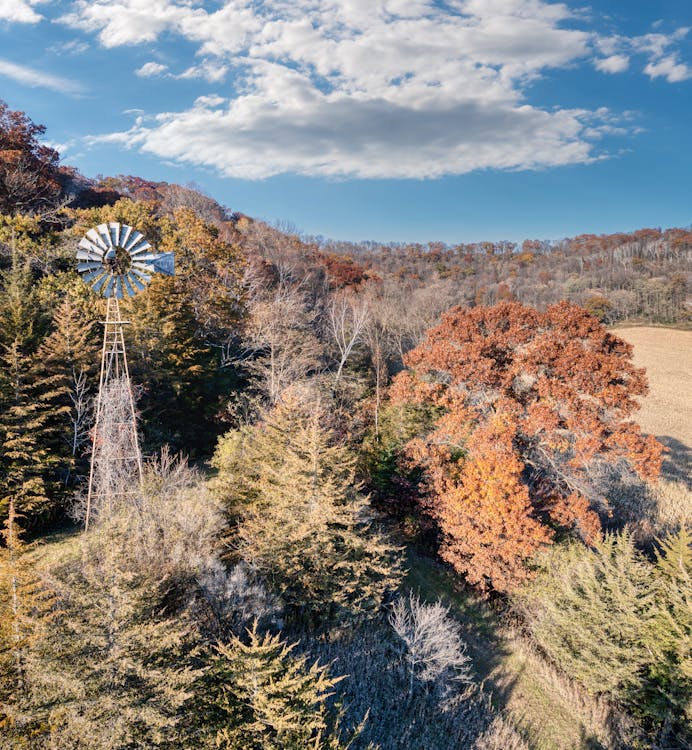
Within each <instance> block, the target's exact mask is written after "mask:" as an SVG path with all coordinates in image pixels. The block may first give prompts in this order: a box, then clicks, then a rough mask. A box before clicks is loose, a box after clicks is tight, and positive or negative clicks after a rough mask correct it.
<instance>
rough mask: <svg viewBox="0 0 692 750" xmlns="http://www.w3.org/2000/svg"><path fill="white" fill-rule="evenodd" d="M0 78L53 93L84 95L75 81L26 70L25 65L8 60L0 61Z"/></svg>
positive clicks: (38, 71) (31, 69) (80, 86)
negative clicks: (50, 90) (3, 77)
mask: <svg viewBox="0 0 692 750" xmlns="http://www.w3.org/2000/svg"><path fill="white" fill-rule="evenodd" d="M0 76H5V77H6V78H11V79H12V80H13V81H17V82H18V83H23V84H24V85H26V86H31V87H32V88H36V87H38V88H45V89H52V90H53V91H58V92H60V93H64V94H73V95H77V94H82V93H84V88H83V87H82V85H81V84H79V83H77V82H76V81H72V80H70V79H68V78H62V77H61V76H56V75H53V74H52V73H45V72H44V71H42V70H35V69H34V68H28V67H26V66H25V65H17V63H13V62H10V61H9V60H3V59H0Z"/></svg>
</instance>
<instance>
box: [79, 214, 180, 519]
mask: <svg viewBox="0 0 692 750" xmlns="http://www.w3.org/2000/svg"><path fill="white" fill-rule="evenodd" d="M77 261H78V262H77V271H78V272H79V273H80V275H81V276H82V278H83V279H84V281H85V282H86V283H87V284H89V285H90V286H91V288H92V289H93V290H94V291H95V292H96V293H97V294H100V295H101V296H103V297H106V298H107V302H106V319H105V321H103V325H104V331H103V346H102V349H101V374H100V377H99V390H98V395H97V397H96V417H95V420H94V427H93V431H92V445H91V466H90V469H89V489H88V492H87V502H86V513H85V519H84V527H85V530H86V529H88V527H89V517H90V515H91V514H92V512H93V511H94V506H95V504H96V503H97V502H98V503H99V511H100V510H102V509H103V508H104V507H105V505H106V504H108V505H110V504H111V503H112V502H113V501H114V499H115V496H117V495H123V494H125V495H136V494H137V493H138V491H139V489H140V487H141V483H142V453H141V450H140V447H139V439H138V436H137V414H136V411H135V399H134V394H133V389H132V382H131V380H130V372H129V368H128V364H127V352H126V350H125V337H124V333H123V326H124V325H125V324H127V323H128V322H129V321H126V320H122V318H121V315H120V305H119V304H118V300H120V299H122V298H123V297H131V296H133V295H135V294H137V292H140V291H142V290H144V289H145V288H146V286H147V284H148V283H149V282H150V281H151V278H152V275H153V274H155V273H161V274H165V275H167V276H173V275H174V273H175V262H174V256H173V253H159V252H156V251H155V250H154V249H153V248H152V246H151V245H150V244H149V242H147V240H146V239H145V237H144V235H143V234H142V233H141V232H138V231H137V230H136V229H134V228H133V227H131V226H129V225H127V224H121V223H120V222H117V221H111V222H108V223H107V224H99V225H98V226H97V227H94V228H93V229H90V230H89V231H88V232H87V233H86V235H85V236H84V237H83V238H82V239H81V240H80V242H79V246H78V249H77ZM137 480H138V481H137Z"/></svg>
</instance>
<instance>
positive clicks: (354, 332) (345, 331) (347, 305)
mask: <svg viewBox="0 0 692 750" xmlns="http://www.w3.org/2000/svg"><path fill="white" fill-rule="evenodd" d="M368 316H369V310H368V303H367V300H366V299H365V298H364V297H363V296H361V295H356V294H355V293H354V292H352V291H350V290H339V291H338V292H335V293H334V294H333V295H332V297H331V299H330V300H329V304H328V307H327V330H328V331H329V336H330V338H331V339H332V341H333V342H334V344H335V345H336V348H337V350H338V352H339V364H338V366H337V368H336V373H335V374H334V382H335V383H338V382H339V380H340V379H341V375H342V373H343V369H344V366H345V365H346V362H347V361H348V358H349V357H350V356H351V352H352V351H353V347H354V346H355V345H356V344H357V343H358V342H359V341H360V340H361V339H362V338H363V334H364V333H365V329H366V326H367V322H368Z"/></svg>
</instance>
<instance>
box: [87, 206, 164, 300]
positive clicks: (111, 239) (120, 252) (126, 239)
mask: <svg viewBox="0 0 692 750" xmlns="http://www.w3.org/2000/svg"><path fill="white" fill-rule="evenodd" d="M77 260H78V261H79V262H78V264H77V271H78V272H79V273H80V274H81V276H82V278H83V279H84V281H85V282H86V283H87V284H89V285H90V286H91V288H92V289H93V290H94V291H95V292H97V293H98V294H102V295H103V296H104V297H116V298H122V297H124V296H128V297H131V296H132V295H134V294H136V293H137V292H138V291H141V290H142V289H144V288H145V287H146V285H147V284H148V283H149V282H150V281H151V274H153V273H162V274H164V275H166V276H173V275H174V273H175V260H174V256H173V253H157V252H156V251H155V250H154V249H153V248H152V246H151V245H150V244H149V243H148V242H147V240H146V239H145V237H144V235H143V234H142V233H141V232H138V231H137V230H136V229H133V227H131V226H128V225H127V224H121V223H120V222H117V221H111V222H108V223H107V224H99V225H98V226H97V227H94V228H93V229H90V230H89V231H88V232H87V233H86V236H85V237H83V238H82V239H81V240H80V242H79V247H78V249H77Z"/></svg>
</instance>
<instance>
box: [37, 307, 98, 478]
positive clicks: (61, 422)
mask: <svg viewBox="0 0 692 750" xmlns="http://www.w3.org/2000/svg"><path fill="white" fill-rule="evenodd" d="M93 328H94V321H92V320H86V321H85V319H84V315H83V312H82V311H81V310H80V308H79V307H78V306H77V305H76V304H75V302H74V300H73V299H71V297H70V296H65V297H64V298H63V299H62V301H61V302H60V303H59V304H58V306H57V307H56V309H55V312H54V314H53V321H52V330H51V332H50V333H49V334H48V336H46V338H45V339H44V340H43V341H42V342H41V344H40V346H39V347H38V350H37V354H36V360H37V365H36V369H37V370H38V371H39V374H40V375H42V376H43V377H44V378H46V379H50V381H51V382H52V383H53V392H54V395H55V398H54V399H53V410H52V414H51V415H50V423H51V425H52V427H53V430H54V433H53V434H54V441H53V444H51V446H50V448H51V452H52V454H53V455H55V456H56V457H59V460H60V480H61V483H62V485H63V486H64V487H69V486H71V485H72V483H73V474H74V472H75V468H77V474H80V473H81V474H83V473H84V471H85V470H86V469H87V465H86V462H85V458H84V452H85V451H84V448H85V445H86V443H87V442H88V438H89V423H90V417H91V397H90V389H89V384H90V381H91V379H92V378H93V376H94V373H95V371H96V365H97V362H98V344H97V342H96V341H95V340H94V336H93Z"/></svg>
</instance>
